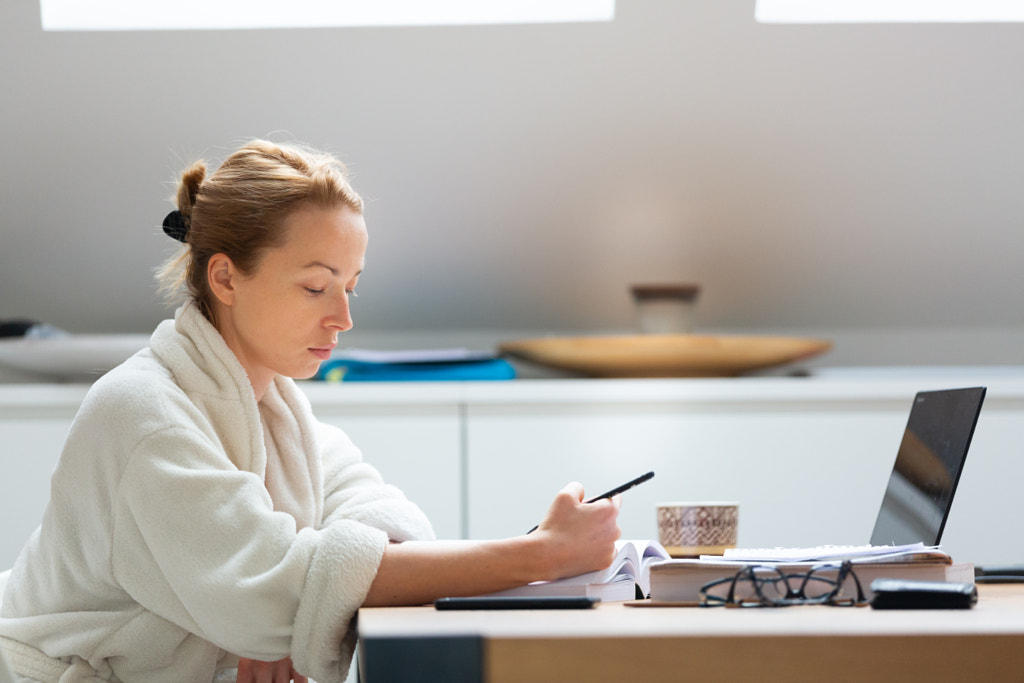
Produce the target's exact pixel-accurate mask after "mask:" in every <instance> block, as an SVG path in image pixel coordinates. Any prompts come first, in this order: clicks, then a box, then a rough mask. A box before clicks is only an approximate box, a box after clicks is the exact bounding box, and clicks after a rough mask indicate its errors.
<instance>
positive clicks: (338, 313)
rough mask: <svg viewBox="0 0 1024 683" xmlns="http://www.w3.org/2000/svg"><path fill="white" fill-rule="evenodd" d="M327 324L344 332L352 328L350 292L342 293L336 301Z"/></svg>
mask: <svg viewBox="0 0 1024 683" xmlns="http://www.w3.org/2000/svg"><path fill="white" fill-rule="evenodd" d="M327 325H328V326H329V327H333V328H336V329H338V330H340V331H342V332H346V331H348V330H351V329H352V309H351V308H350V307H349V300H348V294H342V295H341V296H340V297H339V298H338V301H337V302H335V305H334V307H333V310H332V311H331V314H330V316H329V317H328V319H327Z"/></svg>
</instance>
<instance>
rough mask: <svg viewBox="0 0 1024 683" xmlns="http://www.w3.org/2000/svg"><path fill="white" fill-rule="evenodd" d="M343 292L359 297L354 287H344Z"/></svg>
mask: <svg viewBox="0 0 1024 683" xmlns="http://www.w3.org/2000/svg"><path fill="white" fill-rule="evenodd" d="M345 293H346V294H348V295H349V296H350V297H352V298H353V299H358V298H359V295H358V294H356V290H354V289H346V290H345Z"/></svg>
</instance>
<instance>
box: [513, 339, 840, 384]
mask: <svg viewBox="0 0 1024 683" xmlns="http://www.w3.org/2000/svg"><path fill="white" fill-rule="evenodd" d="M830 348H832V343H831V342H829V341H825V340H821V339H804V338H800V337H768V336H710V335H693V334H650V335H610V336H595V337H542V338H537V339H522V340H517V341H509V342H504V343H502V344H500V345H499V346H498V349H499V351H500V352H501V353H503V354H505V355H508V356H511V357H513V358H521V359H523V360H527V361H530V362H532V363H537V364H538V365H543V366H547V367H552V368H558V369H560V370H567V371H570V372H578V373H582V374H584V375H589V376H591V377H735V376H737V375H741V374H743V373H746V372H751V371H753V370H759V369H763V368H768V367H772V366H776V365H782V364H785V363H791V362H793V361H797V360H802V359H805V358H810V357H812V356H816V355H818V354H820V353H824V352H825V351H828V350H829V349H830Z"/></svg>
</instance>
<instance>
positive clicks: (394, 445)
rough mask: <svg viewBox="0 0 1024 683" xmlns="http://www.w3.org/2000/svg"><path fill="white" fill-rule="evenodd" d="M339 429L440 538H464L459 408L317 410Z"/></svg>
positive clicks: (324, 407)
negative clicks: (420, 514) (410, 503)
mask: <svg viewBox="0 0 1024 683" xmlns="http://www.w3.org/2000/svg"><path fill="white" fill-rule="evenodd" d="M314 409H315V410H316V413H317V416H318V417H319V418H320V419H321V420H322V421H324V422H326V423H328V424H333V425H335V426H337V427H340V428H341V429H343V430H344V431H345V433H346V434H348V435H349V437H350V438H351V439H352V440H353V441H354V442H355V444H356V445H357V446H358V447H359V449H360V450H361V451H362V452H363V459H364V460H365V461H366V462H368V463H370V464H371V465H373V466H374V467H376V468H377V469H378V470H379V471H380V473H381V476H383V477H384V481H386V482H388V483H389V484H394V485H395V486H397V487H398V488H400V489H402V491H403V492H405V495H406V496H408V497H409V499H410V500H412V501H413V502H415V503H416V504H417V505H419V506H420V508H422V510H423V511H424V512H425V513H426V515H427V517H428V518H430V522H431V524H433V526H434V531H435V533H436V534H437V536H438V538H461V537H462V536H463V535H464V528H463V527H464V518H463V504H462V485H461V482H462V474H461V470H462V463H461V445H460V432H461V426H460V422H459V408H458V406H457V405H455V404H451V405H427V406H423V405H420V406H402V405H396V406H386V405H382V406H377V407H374V408H372V409H367V408H366V407H361V406H338V405H337V404H327V405H314Z"/></svg>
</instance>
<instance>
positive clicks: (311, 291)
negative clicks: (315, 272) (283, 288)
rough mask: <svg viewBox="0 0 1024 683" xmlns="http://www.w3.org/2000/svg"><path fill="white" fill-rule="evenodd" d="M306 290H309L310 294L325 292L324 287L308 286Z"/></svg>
mask: <svg viewBox="0 0 1024 683" xmlns="http://www.w3.org/2000/svg"><path fill="white" fill-rule="evenodd" d="M306 291H307V292H309V293H310V294H312V295H313V296H316V295H318V294H323V293H324V290H322V289H313V288H312V287H306Z"/></svg>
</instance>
